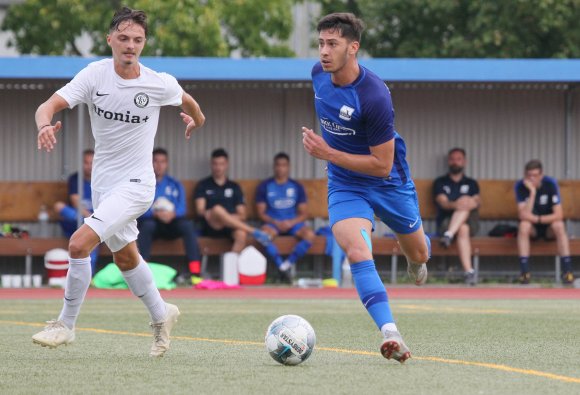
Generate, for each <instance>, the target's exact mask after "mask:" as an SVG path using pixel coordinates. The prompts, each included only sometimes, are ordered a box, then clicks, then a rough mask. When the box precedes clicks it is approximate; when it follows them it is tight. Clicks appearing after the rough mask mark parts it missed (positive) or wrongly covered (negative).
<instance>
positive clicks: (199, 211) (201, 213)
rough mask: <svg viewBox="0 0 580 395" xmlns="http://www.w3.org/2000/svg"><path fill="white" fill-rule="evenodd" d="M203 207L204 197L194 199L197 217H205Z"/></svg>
mask: <svg viewBox="0 0 580 395" xmlns="http://www.w3.org/2000/svg"><path fill="white" fill-rule="evenodd" d="M205 207H206V201H205V198H197V199H195V213H196V214H197V215H198V216H199V217H203V218H205V214H206V211H205Z"/></svg>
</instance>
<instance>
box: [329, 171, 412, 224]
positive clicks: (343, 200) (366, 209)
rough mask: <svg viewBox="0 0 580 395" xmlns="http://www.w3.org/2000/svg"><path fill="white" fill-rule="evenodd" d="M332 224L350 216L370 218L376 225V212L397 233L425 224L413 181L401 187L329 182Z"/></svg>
mask: <svg viewBox="0 0 580 395" xmlns="http://www.w3.org/2000/svg"><path fill="white" fill-rule="evenodd" d="M328 189H329V192H328V215H329V218H330V227H332V226H334V224H335V223H337V222H338V221H342V220H343V219H347V218H366V219H368V220H369V221H370V222H371V223H372V225H373V229H374V228H375V215H376V216H377V217H379V218H380V219H381V221H383V222H384V223H385V224H387V226H388V227H389V228H391V229H392V230H393V231H394V232H395V233H399V234H409V233H413V232H415V231H417V230H418V229H419V228H420V227H421V224H422V221H421V214H420V212H419V202H418V200H417V191H416V189H415V184H414V183H413V181H409V182H407V183H406V184H405V185H401V186H398V187H385V186H377V187H358V186H348V187H341V186H329V188H328Z"/></svg>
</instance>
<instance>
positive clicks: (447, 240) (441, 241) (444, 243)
mask: <svg viewBox="0 0 580 395" xmlns="http://www.w3.org/2000/svg"><path fill="white" fill-rule="evenodd" d="M452 242H453V238H452V237H450V236H449V235H445V234H444V235H443V236H442V237H441V238H440V239H439V244H441V247H443V248H445V249H447V248H449V246H450V245H451V243H452Z"/></svg>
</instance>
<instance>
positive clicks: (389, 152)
mask: <svg viewBox="0 0 580 395" xmlns="http://www.w3.org/2000/svg"><path fill="white" fill-rule="evenodd" d="M302 143H303V144H304V149H305V150H306V151H307V152H308V153H309V154H310V155H312V156H313V157H315V158H317V159H322V160H326V161H328V162H331V163H334V164H335V165H337V166H340V167H343V168H345V169H348V170H352V171H356V172H359V173H363V174H368V175H370V176H375V177H388V176H389V174H390V173H391V169H392V168H393V158H394V156H395V139H391V140H389V141H387V142H386V143H383V144H379V145H376V146H373V147H369V150H370V152H371V153H370V155H357V154H349V153H347V152H343V151H339V150H336V149H334V148H331V147H330V146H329V145H328V144H326V142H325V141H324V139H323V138H322V136H319V135H318V134H316V133H314V131H313V130H312V129H308V128H306V127H303V128H302Z"/></svg>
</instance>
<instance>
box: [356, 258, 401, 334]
mask: <svg viewBox="0 0 580 395" xmlns="http://www.w3.org/2000/svg"><path fill="white" fill-rule="evenodd" d="M350 271H351V273H352V279H353V280H354V285H355V287H356V290H357V292H358V296H359V297H360V300H361V302H362V304H363V306H364V307H365V308H366V309H367V311H368V312H369V314H370V316H371V317H372V318H373V320H374V321H375V324H377V326H378V327H379V330H381V328H382V327H383V325H385V324H388V323H394V322H395V320H394V318H393V313H391V306H389V298H388V296H387V291H386V290H385V286H384V284H383V282H382V281H381V278H380V277H379V274H378V273H377V268H376V267H375V262H374V261H373V260H368V261H362V262H357V263H353V264H352V265H351V266H350Z"/></svg>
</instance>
